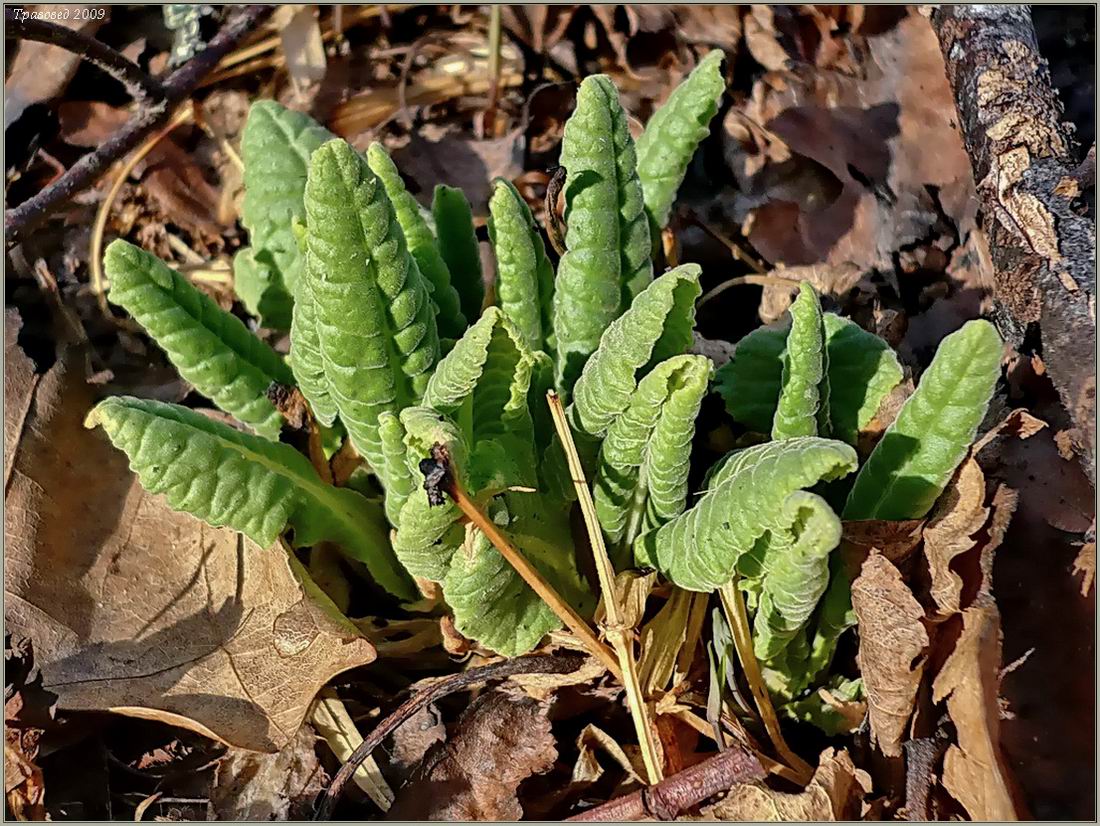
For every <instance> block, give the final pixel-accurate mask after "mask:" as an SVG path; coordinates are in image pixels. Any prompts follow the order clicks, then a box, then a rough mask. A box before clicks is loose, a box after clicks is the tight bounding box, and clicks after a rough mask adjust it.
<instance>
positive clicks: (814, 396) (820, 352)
mask: <svg viewBox="0 0 1100 826" xmlns="http://www.w3.org/2000/svg"><path fill="white" fill-rule="evenodd" d="M829 430H830V427H829V353H828V351H827V350H826V347H825V324H824V322H823V320H822V317H821V302H820V300H819V299H818V297H817V293H816V292H814V288H813V287H812V286H810V285H809V284H808V283H807V282H805V281H803V282H802V284H801V285H800V286H799V292H798V297H797V298H796V299H795V300H794V303H793V304H791V328H790V331H789V332H788V333H787V349H786V353H785V354H784V357H783V376H782V380H781V386H780V391H779V402H778V403H777V405H776V410H775V418H774V419H773V421H772V439H773V440H775V441H778V440H780V439H790V438H793V437H795V436H829V435H830V433H829Z"/></svg>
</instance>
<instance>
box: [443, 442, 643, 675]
mask: <svg viewBox="0 0 1100 826" xmlns="http://www.w3.org/2000/svg"><path fill="white" fill-rule="evenodd" d="M426 461H434V462H435V463H436V465H437V467H438V468H440V469H441V471H442V475H441V477H440V480H439V481H438V482H437V483H436V484H438V487H439V488H440V489H442V490H444V491H446V492H447V494H448V495H449V496H450V497H451V498H452V499H453V500H454V502H455V504H456V505H458V507H459V510H461V511H462V512H463V513H464V514H465V515H466V518H467V519H469V520H470V522H471V523H472V524H473V525H474V527H476V528H477V529H478V530H480V531H481V532H482V533H483V534H485V536H486V537H487V538H488V540H489V541H490V542H492V543H493V546H494V547H495V548H496V549H497V550H498V551H500V555H501V556H503V557H504V559H505V561H506V562H507V563H508V564H509V565H511V566H512V567H513V568H514V569H515V571H516V573H517V574H519V575H520V576H521V577H522V578H523V581H524V582H526V583H527V584H528V585H530V586H531V590H532V591H534V592H535V593H536V594H538V595H539V597H541V598H542V601H543V602H545V603H546V604H547V606H549V608H550V610H551V611H553V612H554V613H555V614H556V615H557V616H558V618H559V619H560V620H561V621H562V622H564V623H565V625H566V627H567V628H568V629H569V630H570V631H572V632H573V633H574V634H576V635H577V637H579V638H580V640H581V642H583V643H584V645H585V647H587V648H588V650H589V651H591V652H592V654H594V655H595V656H596V657H598V658H599V659H600V661H601V662H603V664H604V665H605V666H607V669H608V671H610V672H611V673H612V674H613V675H614V676H615V678H616V679H617V680H620V681H621V680H622V678H623V675H622V672H621V671H620V670H619V662H618V660H617V659H616V657H615V655H614V654H613V653H612V652H611V650H610V649H609V648H608V647H607V646H606V645H604V644H603V643H602V642H600V638H599V637H597V636H596V633H595V632H594V631H593V630H592V629H591V628H590V627H589V625H588V623H587V622H586V621H585V619H584V617H582V616H581V615H580V614H578V613H577V611H576V609H575V608H573V606H572V605H570V604H569V603H568V602H566V600H565V599H563V598H562V596H561V594H559V593H558V592H557V590H555V588H554V586H553V585H551V584H550V583H549V582H547V581H546V578H545V577H544V576H543V575H542V574H541V573H539V571H538V569H537V568H535V566H534V565H532V564H531V563H530V562H528V561H527V558H526V557H525V556H524V555H523V554H522V553H520V550H519V549H518V548H517V547H516V546H515V545H513V544H512V542H511V541H510V540H509V539H508V537H506V536H505V535H504V534H503V533H501V531H500V528H498V527H497V526H496V523H495V522H493V520H492V519H490V518H489V517H488V516H487V515H486V514H485V512H484V511H483V510H482V509H481V508H480V507H479V506H478V504H477V503H476V502H474V501H473V500H472V499H470V497H469V496H467V495H466V491H464V490H463V489H462V486H461V485H460V484H459V483H458V480H457V479H456V478H455V474H454V473H453V472H452V468H451V467H450V466H449V464H448V462H449V458H447V457H446V453H445V451H443V450H442V449H441V446H439V445H437V446H436V447H435V448H433V450H432V459H429V460H426ZM422 467H423V465H422ZM427 475H428V474H427V473H426V474H425V476H427ZM427 484H428V482H427V481H426V482H425V485H427ZM430 498H431V493H429V501H430Z"/></svg>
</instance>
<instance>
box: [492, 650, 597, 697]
mask: <svg viewBox="0 0 1100 826" xmlns="http://www.w3.org/2000/svg"><path fill="white" fill-rule="evenodd" d="M606 673H607V666H605V665H604V664H603V663H602V662H600V661H599V659H597V658H596V657H587V658H585V661H584V663H583V664H582V665H581V667H580V668H578V669H577V670H576V671H572V672H570V673H568V674H516V675H515V676H513V677H512V678H511V680H510V681H511V682H513V683H515V684H516V685H518V686H519V687H520V688H522V689H523V690H524V691H525V692H526V693H527V695H528V696H529V697H531V698H532V699H534V700H538V701H539V702H545V701H546V700H549V699H550V697H551V696H553V694H554V693H555V692H556V691H558V689H561V688H565V687H567V686H572V685H584V684H585V683H591V682H594V681H596V680H598V679H599V678H600V677H602V676H603V675H604V674H606Z"/></svg>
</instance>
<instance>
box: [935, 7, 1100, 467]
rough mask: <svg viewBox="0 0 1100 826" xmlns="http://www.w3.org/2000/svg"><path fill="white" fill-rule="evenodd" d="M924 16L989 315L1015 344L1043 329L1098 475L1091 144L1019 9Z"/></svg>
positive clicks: (954, 10)
mask: <svg viewBox="0 0 1100 826" xmlns="http://www.w3.org/2000/svg"><path fill="white" fill-rule="evenodd" d="M932 25H933V27H934V28H935V30H936V34H937V36H938V37H939V41H940V48H941V49H942V51H943V56H944V62H945V64H946V66H947V78H948V80H949V82H950V83H951V89H952V91H953V93H954V97H955V106H956V108H957V110H958V114H959V126H960V129H961V131H962V134H963V138H964V140H965V142H966V150H967V152H968V154H969V155H970V160H971V164H972V165H973V168H974V181H975V183H976V184H977V187H978V197H979V198H980V199H981V206H982V226H983V229H984V230H985V233H986V236H987V237H988V239H989V247H990V254H991V257H992V261H993V268H994V284H995V287H994V289H995V296H994V298H995V303H996V321H997V323H998V326H999V327H1000V328H1001V332H1002V334H1004V336H1005V338H1006V339H1007V340H1008V341H1009V343H1011V344H1013V345H1014V346H1017V347H1019V346H1020V344H1021V343H1022V342H1023V340H1024V338H1025V335H1026V334H1027V333H1029V332H1031V331H1033V330H1034V331H1037V332H1038V333H1039V336H1040V342H1041V345H1042V354H1043V362H1044V364H1045V365H1046V368H1047V370H1048V372H1049V373H1050V376H1051V378H1052V379H1053V381H1054V385H1055V387H1056V388H1057V390H1058V393H1059V395H1060V396H1061V399H1062V403H1063V404H1064V405H1065V408H1066V410H1067V412H1068V413H1069V415H1070V418H1071V419H1072V421H1073V425H1074V428H1073V437H1074V438H1073V441H1074V446H1075V448H1076V449H1077V450H1078V452H1079V453H1080V455H1081V457H1082V460H1083V462H1084V464H1085V466H1086V469H1087V471H1088V473H1089V475H1090V476H1091V477H1092V478H1093V480H1094V481H1095V477H1096V472H1095V461H1096V458H1095V457H1096V445H1095V434H1094V428H1095V420H1096V364H1095V350H1096V299H1095V295H1096V277H1095V272H1094V269H1095V261H1096V232H1095V229H1094V226H1093V221H1092V218H1091V217H1090V216H1089V215H1088V214H1087V208H1086V206H1085V203H1084V200H1083V199H1082V197H1081V196H1082V194H1083V192H1084V191H1085V190H1086V189H1092V188H1094V186H1095V180H1094V179H1095V163H1096V161H1095V149H1094V150H1092V151H1090V153H1089V156H1088V158H1086V159H1085V161H1084V162H1082V161H1081V160H1079V158H1078V157H1077V154H1076V149H1077V147H1076V144H1075V141H1074V137H1073V127H1072V126H1071V125H1068V124H1065V123H1063V122H1062V106H1061V103H1060V101H1059V100H1058V96H1057V93H1056V92H1055V91H1054V89H1053V88H1052V87H1051V84H1050V78H1049V73H1048V71H1047V66H1046V62H1045V61H1044V60H1043V59H1042V57H1040V55H1039V47H1038V41H1037V38H1036V36H1035V28H1034V26H1033V25H1032V22H1031V12H1030V11H1029V10H1028V7H1027V6H971V5H958V6H948V5H944V6H940V7H939V8H938V9H937V10H936V11H935V13H934V14H933V16H932Z"/></svg>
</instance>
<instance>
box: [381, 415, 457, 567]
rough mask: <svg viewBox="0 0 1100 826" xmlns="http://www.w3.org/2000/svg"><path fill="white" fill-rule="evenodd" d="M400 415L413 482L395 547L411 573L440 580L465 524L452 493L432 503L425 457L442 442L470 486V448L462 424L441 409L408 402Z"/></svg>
mask: <svg viewBox="0 0 1100 826" xmlns="http://www.w3.org/2000/svg"><path fill="white" fill-rule="evenodd" d="M400 419H401V426H402V427H403V428H404V431H405V437H404V438H405V451H406V466H407V467H408V469H409V472H410V476H411V479H412V485H411V490H410V491H409V493H408V495H407V496H406V498H405V500H404V502H403V503H402V504H401V508H400V514H399V516H398V519H397V532H396V533H395V534H394V538H393V549H394V552H395V553H396V554H397V558H398V559H399V560H401V564H403V565H404V566H405V568H406V569H407V570H408V572H409V573H410V574H412V575H413V576H416V577H422V578H424V579H430V580H432V581H434V582H441V581H442V580H443V578H444V577H445V576H446V575H447V569H448V567H449V566H450V562H451V556H452V555H453V554H454V552H455V549H456V548H458V546H459V545H460V544H461V543H462V537H463V529H462V526H461V525H459V524H458V520H459V517H460V516H461V513H462V512H461V511H460V510H459V508H458V506H457V505H456V504H455V503H454V502H453V501H452V500H451V499H450V497H445V498H444V501H443V504H441V505H430V504H429V503H428V496H427V493H426V491H425V490H424V474H423V472H422V471H421V470H420V461H421V460H423V459H427V458H429V457H430V456H431V455H432V447H433V446H434V445H436V444H441V445H443V446H444V447H446V448H447V450H448V452H449V453H450V456H451V469H452V472H454V473H457V474H458V475H459V476H458V478H459V481H460V482H461V483H462V485H463V487H464V488H466V489H467V490H468V489H469V488H470V481H469V477H468V475H467V473H466V470H467V467H468V464H469V449H468V447H467V445H466V441H465V439H464V438H463V436H462V433H461V431H460V430H459V428H458V426H457V425H456V424H455V423H454V422H453V421H452V420H451V419H450V418H448V417H447V416H445V415H443V414H442V413H440V412H438V411H436V410H432V409H431V408H429V407H407V408H405V409H404V410H402V411H401V416H400Z"/></svg>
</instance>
